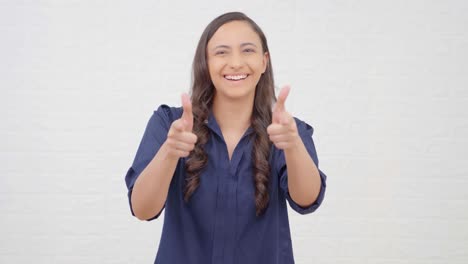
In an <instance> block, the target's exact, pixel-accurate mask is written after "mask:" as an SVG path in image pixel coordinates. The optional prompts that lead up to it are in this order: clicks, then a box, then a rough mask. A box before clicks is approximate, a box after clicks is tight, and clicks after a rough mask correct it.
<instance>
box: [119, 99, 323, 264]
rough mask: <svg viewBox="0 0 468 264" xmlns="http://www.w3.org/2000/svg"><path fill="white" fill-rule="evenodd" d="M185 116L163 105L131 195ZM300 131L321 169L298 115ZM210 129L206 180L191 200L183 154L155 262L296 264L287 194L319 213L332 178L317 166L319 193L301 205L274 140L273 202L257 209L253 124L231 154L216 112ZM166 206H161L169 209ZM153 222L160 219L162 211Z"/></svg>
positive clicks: (136, 165)
mask: <svg viewBox="0 0 468 264" xmlns="http://www.w3.org/2000/svg"><path fill="white" fill-rule="evenodd" d="M181 115H182V108H181V107H169V106H167V105H161V106H160V107H159V108H158V109H157V110H156V111H154V113H153V115H152V116H151V118H150V120H149V122H148V124H147V127H146V130H145V133H144V135H143V138H142V140H141V143H140V145H139V148H138V151H137V153H136V156H135V159H134V161H133V164H132V166H131V167H130V168H129V170H128V172H127V174H126V176H125V182H126V185H127V188H128V199H129V202H130V209H131V212H132V214H133V215H134V213H133V210H132V205H131V200H130V197H131V195H132V189H133V185H134V183H135V181H136V179H137V177H138V175H140V173H141V172H142V171H143V169H144V168H145V167H146V166H147V165H148V163H149V162H150V161H151V160H152V159H153V157H154V156H155V154H156V153H157V151H158V150H159V148H160V147H161V145H162V144H163V143H164V141H165V140H166V136H167V132H168V130H169V128H170V126H171V123H172V122H173V121H174V120H176V119H178V118H180V117H181ZM295 121H296V124H297V128H298V131H299V135H300V136H301V138H302V141H303V142H304V144H305V146H306V148H307V151H308V152H309V154H310V156H311V157H312V159H313V161H314V162H315V164H316V165H317V167H318V159H317V154H316V151H315V146H314V142H313V140H312V133H313V128H312V127H311V126H310V125H308V124H307V123H305V122H303V121H301V120H299V119H297V118H295ZM207 126H208V128H209V129H210V132H211V135H210V138H209V140H208V142H207V144H206V145H205V151H206V152H207V154H208V164H207V166H206V167H205V169H204V171H203V172H202V174H201V176H200V185H199V187H198V188H197V189H196V191H195V192H194V193H193V195H192V196H191V198H190V200H189V202H188V203H185V202H184V200H183V186H184V179H185V169H184V163H185V158H180V159H179V162H178V163H177V167H176V170H175V172H174V176H173V178H172V181H171V183H170V186H169V192H168V196H167V200H166V203H165V205H164V207H163V209H165V212H164V224H163V230H162V235H161V240H160V243H159V249H158V253H157V255H156V259H155V262H154V263H157V264H169V263H171V264H178V263H181V264H182V263H183V264H188V263H190V264H209V263H212V264H220V263H222V264H234V263H236V264H237V263H239V264H240V263H242V264H250V263H252V264H253V263H255V264H257V263H269V264H276V263H278V264H289V263H294V258H293V250H292V243H291V234H290V229H289V220H288V211H287V206H286V200H287V201H288V203H289V205H290V206H291V208H292V209H293V210H295V211H296V212H298V213H300V214H309V213H312V212H314V211H315V210H316V209H317V208H318V207H319V206H320V204H321V203H322V200H323V198H324V194H325V188H326V178H327V176H326V175H325V174H324V173H323V172H322V171H320V170H319V172H320V177H321V182H322V183H321V188H320V194H319V196H318V198H317V200H316V201H315V202H314V203H313V204H312V205H311V206H308V207H307V208H303V207H301V206H300V205H298V204H297V203H295V202H294V201H293V200H292V199H291V197H290V195H289V192H288V174H287V170H286V161H285V157H284V152H283V151H282V150H279V149H277V148H276V147H275V146H274V145H273V144H272V151H271V153H270V159H269V161H270V165H271V166H270V167H271V172H270V173H271V174H270V184H271V185H270V186H271V188H270V202H269V206H268V208H267V209H266V211H265V213H264V214H263V215H261V216H259V217H257V216H256V215H255V202H254V199H255V190H254V185H253V176H252V157H251V152H252V143H253V142H252V140H251V137H249V135H250V134H251V133H252V132H253V129H252V128H251V127H250V128H249V129H248V130H247V131H246V132H245V134H244V135H243V137H242V138H241V140H240V141H239V143H238V145H237V146H236V148H235V149H234V152H233V155H232V158H231V160H229V156H228V151H227V147H226V144H225V142H224V139H223V135H222V133H221V130H220V128H219V126H218V124H217V122H216V120H215V118H214V116H213V114H212V113H210V116H209V119H208V123H207ZM163 209H162V210H161V212H162V211H163ZM161 212H159V213H158V214H157V215H156V216H154V217H153V218H151V219H148V221H150V220H153V219H156V218H158V217H159V215H160V214H161Z"/></svg>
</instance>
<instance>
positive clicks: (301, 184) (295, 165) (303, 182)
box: [284, 121, 321, 207]
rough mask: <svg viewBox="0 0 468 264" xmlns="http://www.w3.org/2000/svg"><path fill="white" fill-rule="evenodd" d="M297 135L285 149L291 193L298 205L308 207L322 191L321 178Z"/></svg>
mask: <svg viewBox="0 0 468 264" xmlns="http://www.w3.org/2000/svg"><path fill="white" fill-rule="evenodd" d="M293 122H294V121H293ZM294 125H295V124H294ZM296 137H297V139H296V140H295V141H296V143H295V144H292V145H291V146H290V147H289V148H286V149H284V156H285V159H286V167H287V170H288V189H289V195H290V196H291V198H292V199H293V200H294V201H295V202H296V203H297V204H298V205H300V206H302V207H308V206H310V205H311V204H313V203H314V202H315V200H316V199H317V197H318V195H319V193H320V186H321V178H320V173H319V171H318V168H317V166H316V165H315V163H314V161H313V160H312V158H311V157H310V155H309V153H308V152H307V149H306V147H305V146H304V143H303V142H302V139H301V138H300V136H299V135H298V134H297V135H296Z"/></svg>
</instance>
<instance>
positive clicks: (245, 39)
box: [206, 21, 268, 99]
mask: <svg viewBox="0 0 468 264" xmlns="http://www.w3.org/2000/svg"><path fill="white" fill-rule="evenodd" d="M206 55H207V56H206V57H207V60H208V69H209V72H210V77H211V81H212V82H213V85H214V87H215V89H216V96H221V97H223V98H226V99H240V98H245V97H250V96H251V97H254V95H255V87H256V86H257V83H258V80H259V79H260V77H261V75H262V73H264V72H265V70H266V67H267V62H268V53H266V52H263V47H262V43H261V40H260V38H259V36H258V34H257V33H256V32H255V31H254V30H253V29H252V27H251V26H250V25H249V24H248V23H247V22H244V21H232V22H228V23H226V24H224V25H222V26H221V27H220V28H219V29H218V30H217V31H216V33H215V34H214V35H213V37H212V38H211V39H210V40H209V41H208V45H207V50H206Z"/></svg>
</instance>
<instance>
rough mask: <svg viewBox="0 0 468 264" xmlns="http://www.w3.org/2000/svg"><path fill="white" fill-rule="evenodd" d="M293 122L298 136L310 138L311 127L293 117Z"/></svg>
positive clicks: (312, 130)
mask: <svg viewBox="0 0 468 264" xmlns="http://www.w3.org/2000/svg"><path fill="white" fill-rule="evenodd" d="M294 120H295V121H296V125H297V132H298V133H299V135H300V136H312V134H313V133H314V128H313V127H312V126H311V125H309V124H308V123H307V122H305V121H303V120H301V119H299V118H298V117H295V116H294Z"/></svg>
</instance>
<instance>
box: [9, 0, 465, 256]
mask: <svg viewBox="0 0 468 264" xmlns="http://www.w3.org/2000/svg"><path fill="white" fill-rule="evenodd" d="M233 10H240V11H243V12H245V13H246V14H247V15H249V16H251V17H252V18H253V19H254V20H255V21H256V22H257V23H258V24H259V25H260V26H261V27H262V28H263V30H264V31H265V33H266V35H267V38H268V41H269V45H270V49H271V56H272V62H273V69H274V72H275V78H276V83H277V85H278V86H282V85H283V84H291V87H292V90H291V93H290V96H289V98H288V101H287V108H288V110H289V111H290V112H291V113H293V114H294V115H295V116H297V117H299V118H301V119H303V120H305V121H307V122H308V123H310V124H311V125H312V126H313V127H314V129H315V133H314V136H313V137H314V141H315V143H316V148H317V152H318V156H319V160H320V168H321V169H322V170H323V171H324V172H325V173H326V174H327V175H328V182H327V184H328V189H327V195H326V198H325V201H324V203H323V204H322V207H321V208H320V209H319V210H318V211H316V212H315V213H313V214H310V215H305V216H302V215H298V214H296V213H294V212H293V211H290V222H291V228H292V232H293V238H292V239H293V245H294V254H295V258H296V263H302V264H306V263H317V264H326V263H328V264H337V263H346V264H362V263H372V264H375V263H378V264H390V263H392V264H400V263H401V264H403V263H408V264H409V263H411V264H420V263H421V264H422V263H424V264H426V263H440V264H442V263H443V264H446V263H450V264H461V263H463V264H464V263H468V192H467V187H468V178H467V177H468V169H467V165H466V161H467V159H468V138H467V135H468V16H467V15H466V14H467V13H468V4H467V2H466V1H461V0H460V1H422V0H419V1H402V0H397V1H370V0H363V1H305V0H304V1H299V0H298V1H271V0H269V1H266V0H263V1H229V2H226V3H222V2H221V1H205V2H202V3H201V2H199V1H193V2H190V3H189V2H188V1H187V2H185V3H180V2H177V1H110V0H109V1H90V0H87V1H85V0H83V1H71V0H70V1H58V0H55V1H53V0H50V1H26V0H23V1H21V0H19V1H14V0H11V1H5V0H1V1H0V61H1V63H0V75H1V77H0V89H1V97H0V110H1V111H0V116H1V123H0V126H1V129H0V162H1V166H0V208H1V215H2V216H1V217H0V234H1V235H0V263H122V264H123V263H152V261H153V259H154V256H155V254H156V250H157V247H158V243H159V238H160V235H161V228H162V220H163V219H162V218H161V219H158V220H157V221H152V222H149V223H148V222H141V221H139V220H137V219H136V218H134V217H132V216H131V215H130V211H129V208H128V204H127V197H126V193H127V190H126V187H125V183H124V175H125V173H126V171H127V169H128V167H129V166H130V165H131V162H132V160H133V157H134V155H135V152H136V149H137V147H138V143H139V141H140V139H141V136H142V133H143V131H144V128H145V126H146V122H147V120H148V118H149V117H150V115H151V113H152V111H153V110H154V109H156V108H157V106H158V105H159V104H161V103H166V104H170V105H180V102H179V96H180V93H182V92H184V91H188V89H189V87H190V67H191V62H192V58H193V55H194V50H195V46H196V43H197V41H198V38H199V36H200V35H201V33H202V31H203V29H204V27H205V26H206V25H207V24H208V23H209V21H211V20H212V19H213V18H215V17H216V16H218V15H220V14H221V13H224V12H226V11H233Z"/></svg>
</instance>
